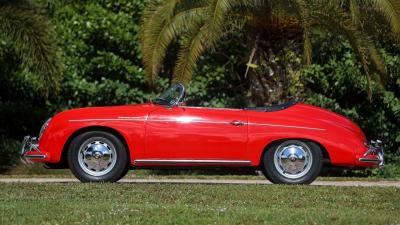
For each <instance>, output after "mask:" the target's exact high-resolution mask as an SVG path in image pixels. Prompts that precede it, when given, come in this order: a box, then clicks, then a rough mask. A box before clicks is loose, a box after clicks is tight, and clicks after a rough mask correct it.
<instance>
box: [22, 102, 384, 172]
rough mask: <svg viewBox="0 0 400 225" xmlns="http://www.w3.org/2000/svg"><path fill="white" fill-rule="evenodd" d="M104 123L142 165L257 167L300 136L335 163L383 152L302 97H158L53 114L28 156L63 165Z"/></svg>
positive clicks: (376, 160)
mask: <svg viewBox="0 0 400 225" xmlns="http://www.w3.org/2000/svg"><path fill="white" fill-rule="evenodd" d="M90 129H106V130H110V131H112V132H114V133H115V134H117V135H118V136H120V137H121V139H122V140H123V141H124V144H125V145H126V147H127V149H128V151H129V157H130V163H131V165H132V166H134V167H136V168H140V167H142V166H146V167H148V166H171V165H172V166H199V165H201V166H208V165H210V166H211V165H212V166H251V167H258V166H259V165H260V163H261V158H262V154H263V152H264V151H265V150H266V148H267V147H268V146H269V145H271V144H272V143H274V142H277V141H280V140H284V139H302V140H310V141H313V142H315V143H317V144H318V145H319V146H320V147H321V149H322V151H323V154H324V157H325V158H326V159H327V160H329V163H330V164H331V165H334V166H344V167H376V166H378V165H382V164H383V157H382V155H381V154H379V155H378V154H368V152H369V150H370V149H371V148H372V147H371V145H370V144H369V142H368V141H367V139H366V137H365V135H364V134H363V132H362V130H361V129H360V128H359V127H358V126H357V125H356V124H354V123H353V122H351V121H350V120H348V119H346V118H345V117H343V116H340V115H338V114H335V113H333V112H330V111H328V110H325V109H322V108H318V107H314V106H311V105H307V104H303V103H296V104H293V105H292V106H290V107H287V108H285V109H282V110H275V111H271V112H265V111H256V110H245V109H224V108H202V107H189V106H173V107H168V106H163V105H157V104H153V103H147V104H139V105H126V106H114V107H92V108H81V109H72V110H68V111H64V112H61V113H59V114H57V115H55V116H54V117H53V118H52V120H51V122H50V123H49V124H48V126H47V128H45V130H44V132H43V134H42V135H41V137H40V138H39V140H38V143H37V144H36V146H40V147H38V148H36V147H35V145H33V148H32V149H28V150H27V151H23V153H22V154H23V157H24V158H28V159H29V160H30V161H34V162H42V163H48V164H50V165H51V164H53V165H55V164H58V163H60V162H62V161H63V160H65V159H64V157H65V154H64V153H65V151H66V149H67V148H68V145H69V143H70V142H71V140H72V139H73V137H75V136H76V135H77V134H79V133H82V132H84V131H87V130H90Z"/></svg>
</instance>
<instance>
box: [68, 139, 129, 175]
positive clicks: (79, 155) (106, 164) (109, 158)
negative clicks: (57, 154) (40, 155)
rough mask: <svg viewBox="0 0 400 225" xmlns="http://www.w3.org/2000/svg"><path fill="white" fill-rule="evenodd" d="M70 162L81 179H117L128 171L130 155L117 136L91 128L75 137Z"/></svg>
mask: <svg viewBox="0 0 400 225" xmlns="http://www.w3.org/2000/svg"><path fill="white" fill-rule="evenodd" d="M68 164H69V168H70V169H71V171H72V173H73V174H74V175H75V176H76V178H78V179H79V180H80V181H82V182H115V181H118V180H119V179H121V178H122V177H123V176H124V175H125V174H126V173H127V172H128V169H129V167H128V166H129V157H128V153H127V151H126V148H125V146H124V144H123V143H122V142H121V140H120V139H119V138H118V137H116V136H115V135H113V134H111V133H108V132H104V131H90V132H86V133H83V134H81V135H79V136H77V137H75V138H74V139H73V140H72V142H71V144H70V146H69V149H68Z"/></svg>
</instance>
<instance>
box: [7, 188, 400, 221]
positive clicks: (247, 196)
mask: <svg viewBox="0 0 400 225" xmlns="http://www.w3.org/2000/svg"><path fill="white" fill-rule="evenodd" d="M39 223H40V224H74V223H75V224H185V225H186V224H196V225H197V224H322V223H324V224H399V223H400V188H392V187H388V188H376V187H374V188H372V187H317V186H284V185H193V184H118V183H117V184H81V183H73V184H72V183H71V184H0V224H39Z"/></svg>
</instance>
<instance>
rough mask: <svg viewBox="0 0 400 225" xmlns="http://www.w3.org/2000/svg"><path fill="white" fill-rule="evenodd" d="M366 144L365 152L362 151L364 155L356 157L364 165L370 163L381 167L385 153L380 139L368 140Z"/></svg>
mask: <svg viewBox="0 0 400 225" xmlns="http://www.w3.org/2000/svg"><path fill="white" fill-rule="evenodd" d="M366 145H367V147H368V150H367V152H365V153H364V155H362V156H360V157H359V158H358V161H359V162H360V163H362V164H366V166H368V165H371V166H378V167H383V166H384V164H385V163H384V155H385V154H384V152H383V149H382V141H380V140H376V141H370V142H369V143H367V144H366Z"/></svg>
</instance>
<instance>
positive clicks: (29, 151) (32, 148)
mask: <svg viewBox="0 0 400 225" xmlns="http://www.w3.org/2000/svg"><path fill="white" fill-rule="evenodd" d="M20 157H21V161H22V162H23V163H25V164H27V163H32V162H33V161H32V160H34V161H37V160H39V161H40V160H44V159H46V157H47V155H46V154H43V153H42V152H41V151H40V148H39V144H38V139H37V138H36V137H31V136H25V137H24V140H23V141H22V147H21V154H20Z"/></svg>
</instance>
